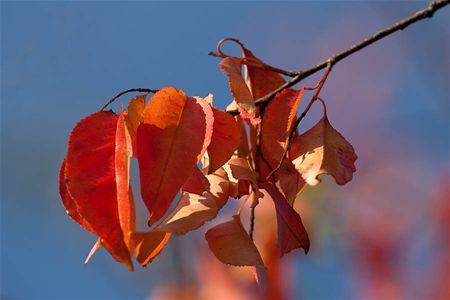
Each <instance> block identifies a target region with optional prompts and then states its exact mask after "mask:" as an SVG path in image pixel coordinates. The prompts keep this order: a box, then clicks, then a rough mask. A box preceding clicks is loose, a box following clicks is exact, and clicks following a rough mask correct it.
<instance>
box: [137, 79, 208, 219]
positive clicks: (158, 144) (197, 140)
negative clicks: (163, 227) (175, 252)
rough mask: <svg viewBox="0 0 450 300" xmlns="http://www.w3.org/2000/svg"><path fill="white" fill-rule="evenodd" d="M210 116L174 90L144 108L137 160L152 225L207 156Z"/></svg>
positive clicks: (152, 100) (163, 92) (168, 91)
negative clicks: (202, 157) (205, 154)
mask: <svg viewBox="0 0 450 300" xmlns="http://www.w3.org/2000/svg"><path fill="white" fill-rule="evenodd" d="M211 114H212V113H211ZM206 115H207V113H205V106H202V105H200V104H199V103H198V102H197V101H196V100H195V99H193V98H190V97H186V95H185V94H184V92H183V91H177V90H176V89H174V88H172V87H169V88H164V89H162V90H160V91H159V92H157V93H156V94H155V95H154V96H153V97H152V98H151V100H150V102H149V104H148V105H147V106H146V108H145V109H144V113H143V116H144V123H142V124H141V125H140V126H139V128H138V131H137V149H138V151H137V152H138V153H137V157H138V162H139V171H140V179H141V193H142V198H143V199H144V202H145V204H146V206H147V207H148V209H149V211H150V221H151V222H152V223H153V222H155V221H157V220H158V219H160V218H161V217H162V216H163V215H164V214H165V212H166V211H167V209H168V208H169V207H170V204H171V202H172V200H173V198H174V197H175V196H176V194H177V192H178V190H179V189H180V188H181V186H182V185H183V184H184V182H185V181H186V180H187V179H188V177H189V176H190V174H191V172H192V171H193V169H194V168H195V167H196V165H197V163H198V161H199V160H200V158H201V156H202V155H203V150H204V149H206V147H207V145H206V144H207V142H205V140H207V136H208V132H209V128H212V126H213V124H212V118H207V117H206ZM205 145H206V147H205Z"/></svg>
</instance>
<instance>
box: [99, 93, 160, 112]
mask: <svg viewBox="0 0 450 300" xmlns="http://www.w3.org/2000/svg"><path fill="white" fill-rule="evenodd" d="M157 91H158V90H152V89H146V88H134V89H128V90H125V91H123V92H120V93H118V94H117V95H115V96H114V97H112V98H111V99H109V100H108V102H106V104H105V105H103V107H102V108H101V109H100V111H103V110H105V109H106V108H107V107H108V106H109V105H110V104H111V103H113V102H114V101H115V100H116V99H117V98H119V97H121V96H123V95H125V94H127V93H132V92H138V93H156V92H157Z"/></svg>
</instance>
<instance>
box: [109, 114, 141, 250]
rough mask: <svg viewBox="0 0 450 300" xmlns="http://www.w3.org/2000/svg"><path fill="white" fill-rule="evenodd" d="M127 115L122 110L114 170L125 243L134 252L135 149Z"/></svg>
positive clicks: (117, 129) (118, 124)
mask: <svg viewBox="0 0 450 300" xmlns="http://www.w3.org/2000/svg"><path fill="white" fill-rule="evenodd" d="M126 116H127V114H126V112H125V111H122V112H121V113H120V115H119V119H118V121H117V128H116V139H115V141H116V145H115V146H116V147H115V158H114V164H115V168H114V170H115V172H116V188H117V205H118V212H119V222H120V227H121V228H122V232H123V238H124V241H125V244H126V245H127V247H128V249H129V251H130V253H132V252H133V249H134V245H133V242H132V240H131V233H133V232H135V231H136V207H135V204H134V197H133V192H132V190H131V185H130V157H131V156H132V151H133V150H132V145H131V137H130V134H129V133H128V130H127V126H126V125H125V118H126Z"/></svg>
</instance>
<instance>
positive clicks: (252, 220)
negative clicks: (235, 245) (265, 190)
mask: <svg viewBox="0 0 450 300" xmlns="http://www.w3.org/2000/svg"><path fill="white" fill-rule="evenodd" d="M255 208H256V205H255V206H252V208H251V210H250V229H249V231H248V234H249V235H250V239H251V240H252V241H253V232H254V231H255Z"/></svg>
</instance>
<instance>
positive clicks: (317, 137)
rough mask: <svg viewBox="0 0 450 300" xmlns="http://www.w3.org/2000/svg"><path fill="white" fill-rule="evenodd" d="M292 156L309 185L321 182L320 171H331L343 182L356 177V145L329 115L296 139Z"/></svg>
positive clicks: (331, 173)
mask: <svg viewBox="0 0 450 300" xmlns="http://www.w3.org/2000/svg"><path fill="white" fill-rule="evenodd" d="M290 153H291V158H292V162H293V164H294V165H295V167H296V169H297V170H298V172H299V173H300V174H301V176H302V177H303V178H304V180H305V181H306V182H307V183H308V184H309V185H317V184H319V183H320V180H319V179H318V176H319V175H320V174H330V175H331V176H333V177H334V179H335V181H336V183H337V184H339V185H343V184H346V183H347V182H349V181H350V180H352V177H353V173H354V172H355V171H356V168H355V161H356V159H357V156H356V154H355V150H353V147H352V145H351V144H350V143H349V142H347V140H346V139H345V138H344V137H343V136H342V135H341V134H340V133H339V132H338V131H337V130H336V129H334V128H333V127H332V126H331V124H330V122H329V121H328V118H327V116H326V115H325V116H324V117H323V118H322V119H321V120H320V121H319V122H318V123H317V124H316V125H314V127H312V128H311V129H310V130H308V131H307V132H305V133H304V134H302V135H300V136H297V137H295V138H294V140H293V143H292V147H291V151H290Z"/></svg>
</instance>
